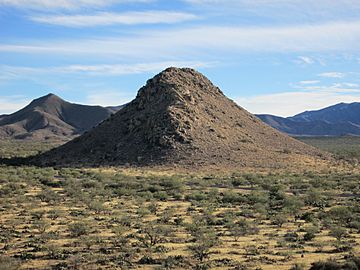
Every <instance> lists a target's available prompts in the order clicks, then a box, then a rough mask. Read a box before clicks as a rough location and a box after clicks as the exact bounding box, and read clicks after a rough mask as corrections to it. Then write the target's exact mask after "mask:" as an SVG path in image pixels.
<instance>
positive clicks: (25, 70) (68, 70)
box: [0, 61, 215, 80]
mask: <svg viewBox="0 0 360 270" xmlns="http://www.w3.org/2000/svg"><path fill="white" fill-rule="evenodd" d="M214 64H215V63H210V62H196V61H166V62H154V63H141V64H112V65H110V64H107V65H69V66H59V67H44V68H42V67H40V68H38V67H19V66H5V65H3V66H0V72H1V73H2V77H1V78H2V79H3V80H4V79H18V78H21V77H26V76H30V77H31V76H33V75H43V74H57V75H58V74H74V73H81V74H84V75H90V76H97V75H99V76H100V75H101V76H119V75H127V74H139V73H149V72H150V73H155V72H159V71H161V70H163V69H165V68H168V67H172V66H174V67H191V68H204V67H212V66H213V65H214Z"/></svg>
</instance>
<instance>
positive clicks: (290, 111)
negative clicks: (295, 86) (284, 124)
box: [235, 91, 360, 117]
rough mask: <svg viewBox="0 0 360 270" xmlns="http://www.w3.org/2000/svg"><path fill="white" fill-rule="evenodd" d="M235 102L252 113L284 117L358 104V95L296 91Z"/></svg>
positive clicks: (359, 98)
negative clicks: (344, 103) (340, 104)
mask: <svg viewBox="0 0 360 270" xmlns="http://www.w3.org/2000/svg"><path fill="white" fill-rule="evenodd" d="M235 100H236V102H237V103H238V104H239V105H240V106H242V107H244V108H245V109H247V110H248V111H250V112H252V113H256V114H273V115H278V116H284V117H286V116H293V115H295V114H298V113H300V112H303V111H307V110H317V109H321V108H324V107H327V106H330V105H333V104H337V103H340V102H347V103H350V102H360V94H352V95H347V94H343V93H334V92H333V91H329V92H327V91H320V92H316V91H315V92H309V91H298V92H284V93H276V94H268V95H260V96H253V97H245V98H237V99H235Z"/></svg>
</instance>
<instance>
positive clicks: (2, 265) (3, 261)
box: [0, 255, 20, 270]
mask: <svg viewBox="0 0 360 270" xmlns="http://www.w3.org/2000/svg"><path fill="white" fill-rule="evenodd" d="M19 266H20V264H19V262H18V261H17V260H16V259H14V258H12V257H7V256H4V255H0V270H17V269H18V268H19Z"/></svg>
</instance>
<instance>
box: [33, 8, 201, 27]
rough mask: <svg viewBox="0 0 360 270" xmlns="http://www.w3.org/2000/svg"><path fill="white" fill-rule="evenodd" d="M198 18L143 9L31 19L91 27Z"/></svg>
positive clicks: (186, 14) (188, 14)
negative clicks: (141, 10)
mask: <svg viewBox="0 0 360 270" xmlns="http://www.w3.org/2000/svg"><path fill="white" fill-rule="evenodd" d="M196 18H198V17H197V16H196V15H194V14H190V13H184V12H172V11H143V12H125V13H111V12H100V13H96V14H93V15H50V16H34V17H31V20H33V21H35V22H39V23H46V24H54V25H62V26H68V27H91V26H104V25H113V24H125V25H133V24H157V23H168V24H170V23H178V22H184V21H189V20H194V19H196Z"/></svg>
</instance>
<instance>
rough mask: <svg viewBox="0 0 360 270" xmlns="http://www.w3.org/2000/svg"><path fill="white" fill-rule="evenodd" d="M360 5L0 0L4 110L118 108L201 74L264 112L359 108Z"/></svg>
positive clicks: (279, 0) (354, 0)
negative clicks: (152, 82) (54, 100)
mask: <svg viewBox="0 0 360 270" xmlns="http://www.w3.org/2000/svg"><path fill="white" fill-rule="evenodd" d="M359 44H360V0H336V1H335V0H317V1H314V0H171V1H169V0H0V114H1V113H10V112H13V111H15V110H18V109H19V108H21V107H23V106H24V105H26V104H27V103H28V102H29V101H30V100H32V99H34V98H37V97H39V96H41V95H45V94H47V93H49V92H53V93H55V94H57V95H59V96H61V97H62V98H64V99H66V100H69V101H72V102H78V103H85V104H100V105H119V104H123V103H125V102H127V101H130V100H131V99H132V98H134V97H135V95H136V93H137V90H138V89H139V88H140V87H141V86H142V85H144V84H145V82H146V80H147V79H149V78H150V77H152V76H153V75H155V74H156V73H158V72H160V71H161V70H163V69H164V68H166V67H168V66H178V67H193V68H196V69H198V70H199V71H201V72H203V73H204V74H205V75H206V76H208V77H209V78H210V79H211V80H212V81H213V82H214V83H215V84H216V85H218V86H219V87H220V88H221V89H222V90H223V92H224V93H225V94H226V95H227V96H229V97H230V98H232V99H234V100H235V101H237V102H238V104H239V105H240V106H243V107H244V108H246V109H247V110H249V111H250V112H253V113H271V114H277V115H282V116H289V115H293V114H296V113H298V112H301V111H304V110H309V109H319V108H322V107H326V106H328V105H332V104H335V103H339V102H355V101H358V102H360V45H359Z"/></svg>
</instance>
